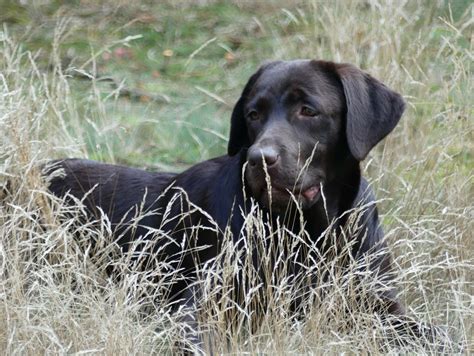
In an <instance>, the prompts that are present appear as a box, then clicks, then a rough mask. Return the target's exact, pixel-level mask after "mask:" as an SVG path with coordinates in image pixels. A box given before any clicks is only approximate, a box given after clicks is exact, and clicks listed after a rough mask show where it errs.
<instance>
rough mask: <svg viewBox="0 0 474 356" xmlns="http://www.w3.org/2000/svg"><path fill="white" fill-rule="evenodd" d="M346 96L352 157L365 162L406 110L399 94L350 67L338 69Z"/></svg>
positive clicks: (347, 127)
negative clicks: (370, 152)
mask: <svg viewBox="0 0 474 356" xmlns="http://www.w3.org/2000/svg"><path fill="white" fill-rule="evenodd" d="M336 72H337V74H338V75H339V78H340V80H341V82H342V86H343V87H344V94H345V96H346V104H347V115H346V120H347V123H346V135H347V142H348V144H349V149H350V151H351V153H352V155H353V156H354V157H355V158H356V159H357V160H358V161H362V160H363V159H364V158H365V157H366V156H367V154H368V153H369V151H370V150H371V149H372V148H373V147H374V146H375V145H376V144H377V143H378V142H379V141H380V140H382V139H383V138H384V137H385V136H387V135H388V134H389V133H390V132H391V131H392V130H393V128H394V127H395V126H396V125H397V123H398V121H399V120H400V117H401V116H402V114H403V111H404V110H405V102H404V101H403V98H402V97H401V95H400V94H398V93H396V92H394V91H393V90H391V89H389V88H387V87H386V86H385V85H384V84H382V83H381V82H379V81H378V80H377V79H375V78H373V77H372V76H370V75H369V74H367V73H364V72H362V71H361V70H360V69H358V68H356V67H354V66H353V65H350V64H338V65H336Z"/></svg>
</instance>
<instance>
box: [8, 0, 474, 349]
mask: <svg viewBox="0 0 474 356" xmlns="http://www.w3.org/2000/svg"><path fill="white" fill-rule="evenodd" d="M235 4H236V6H238V7H239V9H240V11H242V12H243V13H254V15H255V16H253V17H245V20H239V19H236V23H235V25H234V26H229V27H228V28H227V31H228V32H229V33H234V32H235V33H237V34H238V35H241V36H242V37H243V39H244V45H243V47H240V48H238V49H235V50H233V51H232V55H233V56H234V57H235V58H236V59H237V64H235V65H234V66H233V67H232V66H231V67H226V68H227V69H225V70H224V69H223V70H222V71H221V72H217V73H221V74H219V75H216V74H215V73H216V71H217V70H218V69H219V68H221V67H222V68H224V67H225V65H226V64H225V63H224V64H222V63H221V62H215V63H214V62H212V59H211V61H208V62H206V61H200V60H199V58H200V56H205V53H206V51H211V50H213V49H212V48H214V47H212V46H213V45H214V44H216V43H219V41H221V39H220V38H219V37H217V40H216V41H217V42H216V41H211V42H209V43H208V44H206V45H205V46H203V44H205V43H206V42H205V41H204V42H200V43H195V44H194V49H193V50H192V51H191V53H192V55H189V56H186V58H183V59H182V60H183V63H184V62H185V63H186V71H187V72H186V73H188V74H187V75H189V76H191V74H189V73H190V72H193V71H195V72H198V71H202V70H204V71H205V68H206V66H209V68H212V71H211V70H210V78H211V80H214V81H215V82H214V83H215V84H209V83H208V82H206V85H208V86H209V87H211V88H213V89H212V90H207V89H206V90H205V91H204V94H203V91H202V90H200V89H196V90H195V89H193V90H194V91H190V90H188V89H187V84H186V80H187V79H189V78H188V77H186V76H185V78H184V79H183V82H182V83H181V84H179V83H178V84H176V83H171V82H172V81H171V80H170V83H169V84H170V86H171V87H173V88H174V89H173V90H175V89H178V90H176V91H175V92H174V94H175V95H176V97H173V96H170V95H168V96H170V102H169V103H167V104H162V105H163V107H160V108H159V109H156V112H155V111H153V110H154V109H150V106H149V105H150V104H146V103H142V104H138V105H137V106H140V105H143V106H146V108H147V109H146V112H145V114H146V115H149V116H150V118H147V119H146V120H145V118H144V117H141V118H140V117H139V118H138V119H136V118H134V119H133V120H131V119H130V117H134V116H133V115H135V114H136V112H137V111H136V110H137V109H136V107H131V106H130V105H128V104H124V103H123V100H124V99H118V98H117V97H114V95H109V96H105V95H102V94H103V92H104V88H103V87H102V86H101V84H100V83H99V82H97V81H95V80H91V81H90V82H88V84H87V85H89V84H90V86H89V88H88V89H87V90H86V91H84V89H83V88H79V87H78V86H77V83H76V82H75V79H74V78H73V77H71V75H70V74H71V73H73V72H72V71H71V70H68V68H63V67H61V58H62V57H61V56H62V52H61V48H62V47H61V45H62V43H63V41H64V35H65V32H66V30H69V26H72V25H71V24H75V22H74V21H76V20H77V19H76V18H75V17H74V15H73V20H72V21H68V20H66V21H65V20H58V21H57V24H56V25H55V29H56V30H55V32H54V36H52V39H51V44H52V46H51V47H50V49H51V50H50V53H48V57H49V58H50V60H49V63H50V65H49V66H48V68H49V69H48V70H45V66H42V65H40V64H39V63H43V62H42V61H43V57H42V53H38V52H29V51H27V50H26V49H25V48H23V47H22V46H21V45H20V43H21V37H20V36H19V34H18V32H15V31H10V30H9V28H7V27H4V29H3V31H2V33H1V48H0V53H1V56H0V66H1V70H0V86H1V92H0V137H1V139H0V185H2V186H3V189H2V190H0V350H3V351H4V353H5V354H66V353H67V354H107V355H117V354H120V355H121V354H123V355H125V354H127V355H128V354H150V353H156V354H162V353H172V352H173V347H174V346H175V345H176V343H179V342H181V343H186V340H182V336H183V331H182V330H183V328H185V327H186V325H185V324H184V323H183V322H182V320H183V317H182V316H183V315H184V314H185V313H187V312H188V310H184V309H180V310H178V312H175V313H172V312H171V311H170V309H171V308H170V305H169V300H168V296H167V294H166V290H167V285H168V284H167V283H170V282H169V281H170V280H172V279H173V278H178V277H179V271H172V270H171V271H170V270H169V269H167V268H166V267H167V266H165V265H164V264H163V263H161V264H160V263H158V264H157V266H155V268H154V269H153V270H145V271H143V270H141V269H140V268H138V267H137V266H136V265H133V264H130V263H128V261H129V257H130V256H127V255H123V254H121V252H120V249H119V248H118V247H117V246H116V245H115V244H114V243H113V241H114V237H113V236H112V235H111V233H110V224H109V223H108V221H107V219H106V218H105V217H104V218H103V219H102V220H101V221H100V222H99V223H96V224H84V222H83V221H82V220H80V219H79V218H78V217H80V216H81V214H82V212H81V207H80V202H78V206H77V207H71V206H68V205H66V204H65V203H64V201H62V200H61V199H58V198H55V197H52V196H51V195H50V193H49V192H48V190H47V188H46V186H47V182H45V181H44V179H43V178H42V177H41V172H40V169H39V167H40V166H41V165H43V164H45V163H46V162H48V160H50V159H52V158H58V157H65V156H75V157H77V156H80V157H86V156H88V157H104V159H108V160H110V161H112V160H119V161H120V160H121V161H125V160H127V157H129V156H130V157H132V156H133V154H132V152H137V157H138V158H137V161H136V164H137V165H145V164H146V163H147V161H146V160H145V159H143V157H145V158H147V159H148V158H149V157H148V156H147V152H146V149H145V148H147V149H149V150H154V152H163V156H166V157H167V158H166V159H163V160H162V159H161V158H160V157H159V156H158V157H154V158H153V159H150V161H148V163H151V164H152V165H155V166H156V165H160V166H163V165H169V164H173V157H175V156H173V152H178V151H179V150H180V149H181V147H180V146H182V145H183V137H185V138H186V139H188V140H189V142H192V144H191V146H190V147H188V146H187V149H189V150H191V153H189V154H188V155H187V156H185V157H186V159H189V158H190V157H191V159H194V160H196V161H198V160H200V159H204V158H208V157H209V156H210V155H211V154H213V153H214V152H215V151H218V152H220V153H221V154H224V152H225V150H224V147H225V140H224V139H222V137H225V136H226V130H227V128H228V125H227V124H224V123H223V121H225V120H227V118H228V117H229V112H230V105H229V103H233V102H234V101H235V100H236V99H237V96H238V95H239V90H241V88H242V86H243V84H244V82H245V79H246V77H247V75H248V74H250V73H251V71H253V70H255V69H256V67H257V63H258V62H259V61H261V60H264V59H269V58H274V59H276V58H282V59H289V58H322V59H331V60H335V61H347V62H352V63H354V64H356V65H358V66H361V67H362V68H364V69H366V70H368V71H369V72H370V73H371V74H372V75H374V76H375V77H377V78H379V79H381V80H382V81H383V82H385V83H386V84H387V85H389V86H390V87H392V88H394V89H395V90H397V91H399V92H400V93H402V94H403V95H404V97H405V99H406V101H407V102H408V109H407V111H406V113H405V115H404V117H403V119H402V121H401V122H400V124H399V126H398V127H397V128H396V130H395V131H394V132H393V133H392V134H391V136H390V137H389V138H388V139H386V140H385V141H384V143H382V144H381V145H380V146H379V147H378V148H377V149H376V150H374V151H373V152H372V153H371V154H370V156H369V158H368V159H367V160H366V161H364V162H363V163H362V167H363V170H364V172H365V173H364V174H365V176H367V177H368V178H369V180H370V181H371V183H372V186H373V188H374V190H375V191H376V195H377V198H378V199H379V202H378V205H379V209H380V212H381V216H382V222H383V225H384V230H385V233H386V238H387V241H388V244H389V246H390V249H391V251H393V253H394V266H395V268H396V270H397V278H396V284H397V286H398V290H399V298H400V299H401V300H402V301H403V303H404V304H405V305H406V306H407V309H408V313H409V315H410V317H412V318H413V319H414V320H419V321H424V322H426V323H429V324H432V325H437V326H439V330H440V332H439V335H438V337H437V338H436V339H435V340H429V339H428V338H421V339H411V338H407V339H406V340H405V342H404V343H403V345H402V346H400V343H397V341H400V338H402V337H403V336H400V335H397V334H396V333H395V332H394V331H393V330H391V328H390V327H388V326H387V323H383V322H382V320H381V319H380V316H379V315H377V314H376V313H373V312H372V310H371V308H370V300H371V298H373V295H375V294H376V291H377V290H378V289H380V288H384V286H380V285H379V284H378V283H376V281H375V280H373V279H372V278H371V276H370V275H369V274H367V273H363V272H361V271H363V270H364V269H363V265H364V264H365V263H369V262H370V261H353V260H351V259H350V258H349V257H348V254H347V253H346V252H347V251H348V250H349V249H350V243H348V244H346V245H345V246H344V245H343V246H342V247H340V248H339V247H338V249H336V248H334V249H330V252H329V253H328V254H326V255H324V256H320V259H319V260H318V261H314V263H310V262H308V263H307V266H306V268H305V269H304V271H303V273H302V274H301V275H300V276H298V278H297V279H296V281H292V282H291V283H289V280H288V279H287V275H288V274H287V273H286V271H287V268H288V261H287V260H280V261H278V263H277V264H276V266H275V268H272V269H270V268H268V266H270V265H271V263H270V262H269V261H270V259H271V258H270V256H267V255H266V253H268V251H279V250H280V249H288V248H291V246H293V248H296V246H301V244H304V232H301V234H300V235H294V234H291V233H290V232H288V231H286V230H285V229H284V228H278V229H276V231H275V232H274V234H276V236H277V237H278V238H276V239H275V238H274V237H275V236H274V235H271V236H268V233H267V231H268V229H266V228H265V226H264V224H263V223H262V219H261V218H260V216H259V214H260V212H259V211H258V209H257V210H256V211H254V212H251V213H250V214H249V215H248V216H247V219H246V220H247V222H246V229H247V230H248V231H249V232H251V234H249V235H251V236H257V237H258V238H257V239H253V240H251V241H247V243H248V244H249V245H248V249H247V250H243V251H242V250H238V249H236V248H235V246H234V245H233V243H232V242H231V241H232V239H231V238H230V237H229V236H227V240H226V241H227V242H226V243H225V244H224V246H225V248H224V249H223V251H222V254H221V255H220V256H219V258H218V263H216V264H214V265H210V264H209V265H203V266H202V267H201V268H200V274H201V275H202V279H201V281H200V282H199V283H200V284H201V287H202V290H203V291H204V292H203V293H202V295H201V301H202V303H201V305H200V309H199V329H200V331H202V333H203V339H204V341H205V344H206V347H207V350H208V351H209V350H213V351H214V352H216V353H234V354H235V353H250V354H266V353H268V354H271V353H277V354H282V355H283V354H291V353H300V354H301V353H313V354H327V353H380V352H392V353H396V352H400V351H408V352H416V353H426V354H431V353H439V352H445V353H454V352H466V353H467V352H469V350H472V347H473V338H472V334H473V326H472V324H473V320H474V318H473V310H474V305H473V285H472V283H473V276H474V265H473V257H474V256H473V254H472V251H473V249H474V244H473V241H474V240H473V239H474V233H473V232H474V224H473V221H474V206H473V202H474V191H473V170H474V158H473V157H474V152H473V148H474V121H473V115H472V114H473V112H472V103H473V102H474V97H473V93H474V87H473V81H472V77H473V75H472V62H473V61H472V59H473V42H472V41H473V37H472V36H473V35H472V33H473V32H472V30H473V17H472V11H473V7H472V5H471V6H470V7H469V6H467V7H466V9H465V12H464V13H463V14H462V13H461V14H458V15H456V18H454V15H452V14H451V16H450V7H449V6H447V5H446V4H444V3H443V4H436V3H434V2H426V3H422V2H418V3H415V2H410V1H381V2H379V1H368V2H359V1H353V2H352V1H340V2H334V3H332V2H318V1H312V2H311V1H310V2H307V3H302V4H299V5H298V4H297V5H295V4H291V6H290V5H288V4H287V5H285V4H281V3H278V2H273V3H272V4H271V5H270V4H268V5H267V6H268V8H265V5H260V6H257V5H252V4H248V3H246V2H236V3H235ZM91 6H92V5H91ZM117 6H118V5H117ZM120 6H123V4H121V5H120ZM132 8H133V6H132ZM262 8H263V9H262ZM119 9H123V8H119ZM167 9H168V10H167V11H175V12H177V13H183V14H186V13H188V14H192V13H193V11H195V10H193V8H192V7H189V6H188V4H186V3H179V4H173V3H171V5H170V4H168V7H167ZM269 9H272V11H275V9H277V10H276V13H277V15H275V16H273V17H271V16H268V17H266V16H265V13H266V11H270V10H269ZM30 10H31V9H30ZM444 10H446V11H444ZM443 11H444V12H443ZM243 18H244V17H243ZM248 18H251V20H248V21H252V22H251V23H252V26H254V27H252V28H253V30H250V29H247V28H245V26H246V25H249V23H246V22H245V21H247V19H248ZM239 21H241V22H244V24H242V23H239ZM244 25H245V26H244ZM75 26H77V24H76V25H75ZM249 26H250V25H249ZM76 31H77V30H76ZM239 31H240V32H239ZM245 31H248V32H245ZM252 31H254V32H252ZM255 33H258V36H259V37H258V38H256V39H252V36H257V35H255ZM208 40H210V38H208ZM128 41H130V39H126V40H124V41H121V42H116V43H115V44H114V45H121V44H124V43H128ZM245 41H247V42H245ZM259 41H261V43H262V49H261V50H260V51H259V47H258V45H259ZM214 42H216V43H214ZM263 44H264V45H263ZM111 46H112V44H111ZM201 46H203V47H202V48H201ZM211 47H212V48H211ZM224 47H225V46H224ZM211 52H212V51H211ZM89 58H90V57H89ZM98 58H99V56H94V53H93V55H92V58H91V60H90V61H88V62H87V63H86V65H85V66H84V68H82V69H81V70H84V71H86V72H87V73H92V74H93V73H94V69H95V64H96V59H98ZM177 60H178V59H177ZM216 63H217V64H216ZM247 63H249V64H247ZM75 68H76V69H77V68H78V66H76V67H75ZM216 68H217V69H216ZM242 73H245V75H243V74H242ZM81 85H82V86H84V85H85V84H81ZM179 85H182V88H183V91H182V92H180V91H179ZM213 85H214V86H213ZM201 89H202V88H201ZM219 90H222V93H223V94H222V95H221V94H220V92H219ZM84 92H85V93H86V95H84ZM196 93H200V94H199V95H202V96H198V98H200V99H202V105H204V106H205V108H206V110H205V113H206V115H207V117H204V118H199V119H196V120H197V121H193V120H194V119H193V118H194V116H193V112H195V111H197V112H201V111H200V110H201V109H202V106H201V103H196V102H195V101H186V100H187V96H186V95H189V96H191V95H197V94H196ZM177 103H181V104H182V103H187V105H188V106H187V107H184V108H183V107H182V106H181V105H178V104H177ZM224 103H225V104H224ZM206 105H207V106H206ZM160 115H161V116H160ZM151 116H153V117H151ZM169 120H171V122H170V121H169ZM150 129H152V130H154V131H153V134H150V132H149V131H150ZM180 130H181V131H183V132H185V135H184V136H179V135H178V134H177V132H180ZM174 133H176V134H174ZM157 137H158V138H159V139H157ZM215 142H218V144H216V143H215ZM210 146H212V147H213V148H212V150H210V151H209V150H208V149H207V148H206V147H210ZM98 151H100V153H99V154H97V152H98ZM179 152H181V151H179ZM140 157H141V158H140ZM130 161H133V159H131V160H130ZM176 163H178V158H177V159H176ZM179 163H181V162H179ZM188 163H189V162H188ZM7 182H8V184H7ZM274 230H275V229H274ZM164 233H165V232H160V231H158V232H156V234H157V236H158V235H160V236H162V235H163V234H164ZM161 238H163V237H161ZM331 238H332V237H331V236H329V237H328V239H331ZM91 241H95V244H94V245H93V249H92V250H91V246H92V245H91ZM275 241H277V242H275ZM252 244H257V245H259V246H258V247H257V248H256V249H252ZM298 244H300V245H298ZM335 246H340V245H337V244H335ZM306 248H307V249H312V248H314V247H312V246H306ZM255 250H257V251H258V250H260V251H261V252H262V265H261V268H262V269H263V270H265V274H266V275H267V280H268V281H271V283H267V284H266V285H263V286H262V285H259V284H258V283H255V281H257V280H258V279H257V278H255V274H256V273H257V272H258V271H255V270H254V269H253V267H252V264H251V263H250V262H249V261H251V257H252V256H251V254H252V252H251V251H255ZM236 251H237V252H238V253H242V254H244V256H243V258H242V259H240V260H239V259H237V258H236V257H237V256H235V254H236V253H237V252H236ZM239 251H240V252H239ZM265 251H267V252H265ZM239 261H241V262H239ZM242 261H243V262H242ZM239 263H240V264H239ZM108 266H115V268H116V269H117V270H119V271H121V272H120V273H119V274H120V276H119V277H120V278H112V277H111V276H110V275H109V274H107V271H106V268H107V267H108ZM216 266H217V267H216ZM239 270H240V271H244V273H243V275H244V279H245V280H246V283H243V284H242V285H243V286H245V288H243V289H244V291H243V294H244V302H243V303H241V304H240V305H237V304H236V303H235V298H234V297H233V293H234V290H233V289H232V282H233V280H234V277H235V276H236V274H237V273H238V271H239ZM174 274H175V275H174ZM314 276H319V280H320V281H321V282H320V283H319V284H317V285H316V287H314V288H312V289H311V290H306V286H307V285H309V283H307V281H308V279H309V278H313V277H314ZM302 292H307V293H308V298H305V299H304V300H302V301H301V304H300V309H301V311H302V312H301V313H300V314H299V316H296V315H294V314H292V312H291V307H290V305H291V302H292V300H293V299H294V297H295V296H296V295H300V294H301V293H302ZM262 299H264V300H265V302H266V306H267V308H265V309H264V310H263V312H262V311H261V312H260V314H258V313H257V315H258V318H255V317H254V316H253V315H252V313H255V311H258V309H259V305H260V304H261V303H260V302H261V300H262ZM361 300H362V301H366V302H365V303H361ZM362 304H364V306H363V307H362ZM367 305H369V307H367ZM302 315H303V316H304V317H301V316H302ZM230 318H234V322H232V323H231V322H229V319H230ZM257 319H258V320H257Z"/></svg>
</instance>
